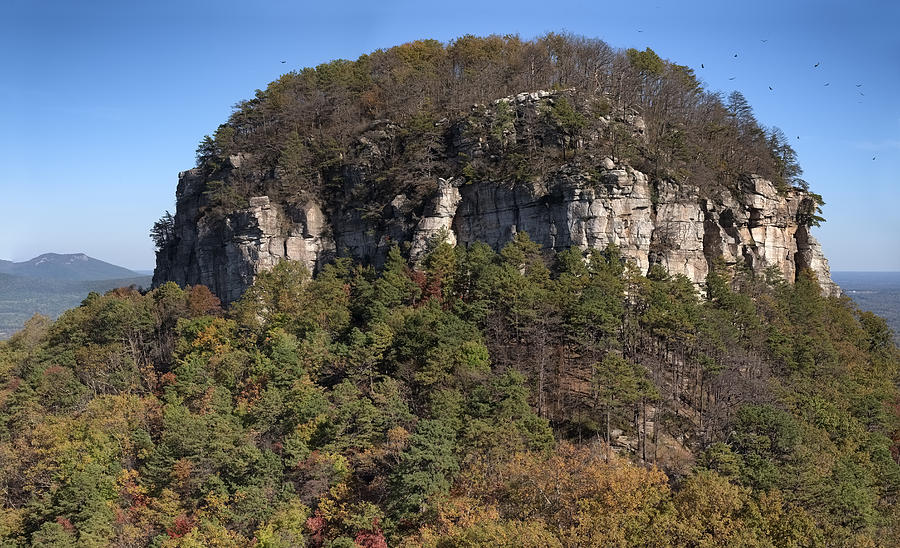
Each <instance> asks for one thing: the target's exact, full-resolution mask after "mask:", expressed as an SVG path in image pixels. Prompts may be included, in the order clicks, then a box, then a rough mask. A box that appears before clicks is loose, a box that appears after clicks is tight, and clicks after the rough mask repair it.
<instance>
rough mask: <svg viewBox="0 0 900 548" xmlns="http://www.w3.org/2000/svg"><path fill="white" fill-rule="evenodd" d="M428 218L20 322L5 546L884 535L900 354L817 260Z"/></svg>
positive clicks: (641, 541) (2, 365)
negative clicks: (402, 232)
mask: <svg viewBox="0 0 900 548" xmlns="http://www.w3.org/2000/svg"><path fill="white" fill-rule="evenodd" d="M706 292H707V297H708V298H705V299H701V298H700V297H699V296H698V294H697V292H696V289H695V287H694V286H693V284H691V283H690V282H689V281H687V279H685V278H683V277H671V276H669V275H668V274H667V273H666V272H665V271H663V270H662V269H661V268H659V267H658V266H657V267H654V268H652V269H651V270H650V272H649V273H648V274H647V275H646V276H642V275H640V274H639V273H638V272H636V271H635V269H633V268H632V267H631V266H630V265H628V264H626V263H623V262H622V261H621V260H620V257H619V253H618V250H617V249H616V248H614V247H610V248H608V249H606V250H594V251H591V252H589V253H587V254H582V252H580V251H579V250H567V251H563V252H560V253H558V254H557V255H555V256H554V257H553V258H552V260H551V261H550V262H549V263H548V262H547V261H546V259H545V257H544V255H543V254H542V253H541V252H540V251H539V250H538V248H537V246H536V245H535V244H534V243H532V242H531V241H530V240H529V239H528V238H527V236H526V235H524V234H522V233H520V234H519V236H518V237H517V238H516V239H515V240H514V241H513V242H511V243H509V244H508V245H507V246H506V247H505V248H503V249H502V250H501V251H500V252H495V251H493V250H491V249H490V248H489V247H487V246H485V245H481V244H477V245H474V246H471V247H469V248H468V249H464V248H462V247H452V246H450V245H448V244H447V243H443V242H441V241H439V240H436V241H434V242H433V245H432V246H431V251H430V253H429V255H428V256H427V257H426V258H425V261H424V263H423V267H422V269H420V270H416V269H413V268H412V267H411V266H410V265H409V264H408V263H407V261H406V260H405V259H404V258H403V257H402V255H401V253H400V251H399V249H397V248H396V247H395V248H394V249H393V250H392V251H391V253H390V254H389V258H388V261H387V263H386V265H385V267H384V268H383V270H381V271H380V272H376V271H375V270H373V269H372V268H371V267H367V266H362V265H360V264H355V263H353V262H352V261H351V260H349V259H339V260H338V261H337V262H336V263H334V264H332V265H329V266H327V267H325V268H324V269H323V271H322V272H320V273H319V274H317V275H316V276H311V275H310V274H309V273H308V272H307V271H306V270H305V269H304V268H303V267H302V266H301V265H298V264H297V263H292V262H283V263H281V264H279V265H278V266H277V267H275V268H274V269H273V270H272V271H270V272H266V273H262V274H260V275H259V277H258V278H257V280H256V282H255V284H254V285H253V286H252V287H251V288H250V289H249V290H248V291H247V292H246V293H245V295H244V296H243V298H242V299H241V300H240V301H238V302H236V303H234V304H233V305H232V306H231V308H230V309H229V310H228V311H224V310H222V309H221V307H220V306H219V304H218V301H217V299H216V298H215V297H214V296H213V295H212V294H211V293H210V292H209V291H208V290H207V289H206V288H204V287H202V286H195V287H189V288H184V289H181V288H179V287H178V286H176V285H175V284H173V283H167V284H164V285H162V286H160V287H158V288H156V289H154V290H152V291H150V292H148V293H146V294H141V293H139V292H137V291H135V290H133V289H121V290H115V291H112V292H109V293H107V294H106V295H99V294H96V293H94V294H91V295H90V296H89V297H88V298H87V299H85V300H84V302H83V303H82V305H81V306H80V307H78V308H74V309H72V310H70V311H68V312H66V313H65V314H63V315H62V316H61V317H60V318H59V319H58V320H57V321H55V322H52V321H49V320H48V319H47V318H42V317H35V318H33V319H32V320H31V321H30V322H29V323H28V325H27V326H26V328H25V329H24V330H23V331H21V332H19V333H18V334H16V335H15V336H14V337H13V338H12V339H11V340H9V341H7V342H4V343H0V543H2V544H3V545H4V546H73V545H79V546H110V545H113V546H184V547H188V546H235V547H238V546H258V547H263V546H265V547H273V546H285V547H287V546H332V547H336V546H348V547H349V546H363V547H383V546H387V545H391V546H394V545H400V546H404V545H405V546H459V545H464V546H535V547H537V546H597V545H610V546H628V545H640V546H724V545H732V546H829V545H831V546H838V545H840V546H846V545H855V546H876V545H878V546H884V545H889V544H891V543H892V542H893V541H895V540H896V539H897V538H900V514H898V508H900V505H898V504H897V503H898V500H897V497H898V489H900V464H898V459H900V452H898V449H900V413H898V390H897V374H898V365H900V360H898V350H897V348H896V347H895V346H894V345H893V343H892V341H891V332H890V330H889V329H888V328H887V326H886V324H885V322H884V321H883V320H881V319H880V318H877V317H875V316H873V315H871V314H869V313H865V312H860V311H859V310H857V309H855V308H854V306H853V305H852V303H851V302H850V301H849V299H847V298H833V297H832V298H825V297H822V296H821V295H820V290H819V287H818V285H817V284H816V281H815V279H814V277H813V276H812V275H811V274H809V273H806V274H804V275H802V276H801V277H800V279H799V280H798V281H797V282H796V283H795V284H788V283H785V282H784V281H783V280H781V279H780V278H779V277H778V276H777V275H775V274H774V273H772V272H768V273H766V274H765V275H754V274H753V273H752V272H744V271H740V270H738V271H737V272H735V273H733V274H732V273H729V271H727V270H717V271H714V272H713V273H712V274H711V275H710V276H709V278H708V283H707V287H706Z"/></svg>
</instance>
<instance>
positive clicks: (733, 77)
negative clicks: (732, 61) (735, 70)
mask: <svg viewBox="0 0 900 548" xmlns="http://www.w3.org/2000/svg"><path fill="white" fill-rule="evenodd" d="M735 78H737V76H732V77H731V78H729V80H734V79H735Z"/></svg>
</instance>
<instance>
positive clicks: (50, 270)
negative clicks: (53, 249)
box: [0, 253, 140, 281]
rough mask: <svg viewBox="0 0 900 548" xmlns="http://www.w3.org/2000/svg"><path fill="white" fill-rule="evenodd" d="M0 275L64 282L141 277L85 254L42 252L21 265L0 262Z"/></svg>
mask: <svg viewBox="0 0 900 548" xmlns="http://www.w3.org/2000/svg"><path fill="white" fill-rule="evenodd" d="M0 273H2V274H12V275H13V276H22V277H25V278H40V279H43V280H65V281H89V280H114V279H123V278H136V277H138V276H140V274H138V273H137V272H134V271H132V270H128V269H127V268H122V267H121V266H116V265H114V264H110V263H107V262H104V261H100V260H98V259H94V258H93V257H88V256H87V255H85V254H84V253H71V254H59V253H44V254H43V255H38V256H37V257H35V258H34V259H31V260H29V261H23V262H20V263H14V262H11V261H3V260H0Z"/></svg>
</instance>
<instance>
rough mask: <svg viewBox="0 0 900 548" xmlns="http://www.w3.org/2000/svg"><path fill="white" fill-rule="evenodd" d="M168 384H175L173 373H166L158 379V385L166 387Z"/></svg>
mask: <svg viewBox="0 0 900 548" xmlns="http://www.w3.org/2000/svg"><path fill="white" fill-rule="evenodd" d="M168 384H175V373H172V372H171V371H169V372H168V373H163V374H162V376H161V377H160V378H159V385H160V386H166V385H168Z"/></svg>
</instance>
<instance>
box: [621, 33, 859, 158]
mask: <svg viewBox="0 0 900 548" xmlns="http://www.w3.org/2000/svg"><path fill="white" fill-rule="evenodd" d="M638 32H642V31H640V30H639V31H638ZM768 41H769V40H768V39H761V40H760V42H762V43H763V44H765V43H766V42H768ZM737 57H738V54H737V53H735V54H734V58H735V59H737ZM821 64H822V62H821V61H817V62H816V64H814V65H813V67H812V68H814V69H817V68H819V65H821ZM700 68H701V69H705V68H706V66H705V65H704V64H703V63H700ZM736 78H737V76H731V77H729V78H728V79H729V80H734V79H736ZM830 85H831V82H825V84H824V85H823V87H828V86H830ZM862 86H863V85H862V84H856V92H857V93H858V94H859V95H860V96H861V97H865V96H866V94H865V93H863V92H862V90H861V89H859V88H861V87H862ZM768 87H769V91H775V88H773V87H772V86H768ZM857 103H860V104H861V103H862V101H861V100H860V101H857ZM797 139H800V136H799V135H798V136H797ZM876 158H877V155H875V156H872V160H875V159H876Z"/></svg>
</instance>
